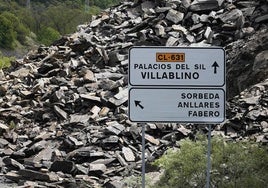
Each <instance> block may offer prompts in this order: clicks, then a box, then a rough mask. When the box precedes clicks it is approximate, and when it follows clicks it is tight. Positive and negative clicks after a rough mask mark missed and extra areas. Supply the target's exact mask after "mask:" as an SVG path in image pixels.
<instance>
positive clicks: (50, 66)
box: [0, 0, 268, 188]
mask: <svg viewBox="0 0 268 188" xmlns="http://www.w3.org/2000/svg"><path fill="white" fill-rule="evenodd" d="M267 10H268V5H267V1H265V0H263V1H259V0H258V1H257V0H256V1H238V0H237V1H229V0H194V1H191V0H164V1H157V0H155V1H135V2H127V1H126V2H124V3H121V4H120V5H118V6H116V7H113V8H111V9H108V10H106V11H104V12H103V13H102V14H101V15H98V16H96V17H95V18H94V19H93V20H92V21H91V22H90V23H89V24H86V25H80V26H78V30H77V32H76V33H74V34H72V35H70V36H65V37H63V38H62V39H60V40H58V41H55V43H54V44H53V45H51V46H50V47H40V48H38V50H37V51H33V52H30V53H29V54H28V55H27V56H25V57H24V58H23V59H21V60H17V61H16V62H14V63H13V66H12V67H11V68H9V69H7V70H4V71H1V72H0V97H1V98H0V145H1V149H0V168H1V173H2V175H3V176H4V177H6V178H7V179H10V180H12V181H15V182H17V183H19V184H22V185H25V186H27V185H32V186H35V187H79V186H80V187H86V186H88V185H89V186H91V187H97V186H102V187H116V188H119V187H123V186H124V185H123V181H122V179H123V177H124V176H129V175H133V174H134V175H135V174H140V171H141V169H140V168H141V127H140V126H138V125H137V124H135V123H132V122H130V121H129V120H128V116H127V100H128V98H127V93H128V89H127V84H128V83H127V70H128V49H129V48H130V47H131V46H134V45H137V46H140V45H149V46H223V47H224V48H225V49H226V53H227V89H228V90H227V91H228V97H229V102H228V106H227V120H226V121H225V122H224V123H222V124H220V125H217V126H215V127H214V131H213V134H222V135H225V136H227V137H230V138H232V139H242V138H243V139H252V140H254V141H257V142H262V143H264V144H266V143H267V139H268V120H267V117H268V89H267V87H268V80H267V78H268V76H267V72H268V66H267V65H268V63H267V20H268V16H267V15H268V12H267ZM245 89H246V90H245ZM197 128H199V126H198V125H197V126H196V125H192V124H187V125H183V124H175V123H172V124H160V123H157V124H147V125H146V136H145V138H146V141H147V142H146V150H145V151H146V155H147V160H148V161H151V160H153V159H154V158H157V157H159V156H160V155H161V154H162V153H163V152H164V151H165V149H166V148H167V147H169V146H172V145H173V144H174V142H175V141H176V140H180V139H182V138H185V137H188V136H192V135H193V134H194V131H195V129H197Z"/></svg>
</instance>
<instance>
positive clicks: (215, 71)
mask: <svg viewBox="0 0 268 188" xmlns="http://www.w3.org/2000/svg"><path fill="white" fill-rule="evenodd" d="M212 67H214V74H217V67H219V65H218V63H217V62H216V61H215V62H214V63H213V65H212Z"/></svg>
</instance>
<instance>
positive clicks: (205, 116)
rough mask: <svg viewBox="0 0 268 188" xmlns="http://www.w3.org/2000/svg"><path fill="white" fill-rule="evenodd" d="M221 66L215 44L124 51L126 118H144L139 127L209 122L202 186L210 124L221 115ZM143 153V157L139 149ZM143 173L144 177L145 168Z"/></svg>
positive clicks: (221, 56)
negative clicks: (126, 69)
mask: <svg viewBox="0 0 268 188" xmlns="http://www.w3.org/2000/svg"><path fill="white" fill-rule="evenodd" d="M225 66H226V65H225V51H224V50H223V49H222V48H218V47H202V48H195V47H185V48H184V47H133V48H131V49H130V50H129V78H128V79H129V80H128V82H129V100H128V108H129V110H128V113H129V119H130V121H132V122H138V123H143V124H142V126H143V131H144V126H145V124H144V123H146V122H178V123H179V122H180V123H198V124H206V123H208V124H209V138H208V139H209V140H208V141H209V143H208V167H207V186H209V181H210V180H209V178H210V176H209V172H210V160H209V158H210V138H211V124H213V123H221V122H223V121H224V120H225V100H226V91H225V90H226V89H225V88H226V78H225V77H226V75H225V71H226V67H225ZM142 136H143V137H144V133H143V134H142ZM142 139H143V144H144V138H142ZM143 146H144V145H143ZM142 152H143V157H145V156H144V148H143V151H142ZM143 162H144V163H145V159H144V160H143ZM143 165H144V164H143ZM143 167H144V166H143ZM142 173H143V178H142V179H143V181H145V180H144V179H145V178H144V177H145V174H144V173H145V169H144V168H142ZM142 185H143V187H144V186H145V183H144V182H143V183H142ZM207 188H208V187H207Z"/></svg>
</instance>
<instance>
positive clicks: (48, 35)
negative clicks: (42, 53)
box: [37, 27, 60, 45]
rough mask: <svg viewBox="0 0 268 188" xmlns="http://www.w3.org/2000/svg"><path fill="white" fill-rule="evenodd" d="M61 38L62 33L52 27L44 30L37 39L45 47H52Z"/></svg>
mask: <svg viewBox="0 0 268 188" xmlns="http://www.w3.org/2000/svg"><path fill="white" fill-rule="evenodd" d="M59 38H60V33H59V32H58V31H57V30H55V29H53V28H51V27H46V28H44V29H42V30H41V32H40V33H39V35H38V37H37V39H38V40H39V41H40V42H41V43H42V44H44V45H50V44H51V43H52V42H54V41H55V40H57V39H59Z"/></svg>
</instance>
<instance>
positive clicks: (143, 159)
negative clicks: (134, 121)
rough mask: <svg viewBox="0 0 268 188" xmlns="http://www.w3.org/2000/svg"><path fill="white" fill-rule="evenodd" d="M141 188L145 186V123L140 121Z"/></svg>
mask: <svg viewBox="0 0 268 188" xmlns="http://www.w3.org/2000/svg"><path fill="white" fill-rule="evenodd" d="M141 126H142V188H145V124H144V123H142V124H141Z"/></svg>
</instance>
